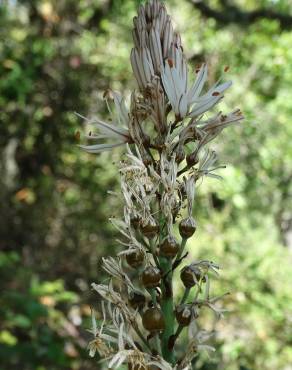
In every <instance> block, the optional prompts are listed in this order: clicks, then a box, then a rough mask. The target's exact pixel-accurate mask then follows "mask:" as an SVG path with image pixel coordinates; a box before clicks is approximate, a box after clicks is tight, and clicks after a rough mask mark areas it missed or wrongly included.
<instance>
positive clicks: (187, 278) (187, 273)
mask: <svg viewBox="0 0 292 370" xmlns="http://www.w3.org/2000/svg"><path fill="white" fill-rule="evenodd" d="M180 278H181V281H182V282H183V284H184V286H185V287H186V288H192V287H193V286H195V285H196V284H198V282H199V281H200V280H202V281H203V282H205V281H206V278H205V277H204V276H203V275H202V273H201V271H200V270H199V269H198V268H197V267H195V266H186V267H184V268H183V269H182V270H181V273H180Z"/></svg>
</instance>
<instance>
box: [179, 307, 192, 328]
mask: <svg viewBox="0 0 292 370" xmlns="http://www.w3.org/2000/svg"><path fill="white" fill-rule="evenodd" d="M192 316H193V315H192V308H191V306H190V305H187V304H181V305H179V306H177V307H176V309H175V317H176V320H177V322H178V323H179V324H180V325H182V326H188V325H189V324H190V322H191V321H192Z"/></svg>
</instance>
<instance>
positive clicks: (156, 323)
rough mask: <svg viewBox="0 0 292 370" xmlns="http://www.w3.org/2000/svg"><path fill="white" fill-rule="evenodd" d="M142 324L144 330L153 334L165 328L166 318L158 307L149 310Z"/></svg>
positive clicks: (143, 317) (144, 315) (145, 313)
mask: <svg viewBox="0 0 292 370" xmlns="http://www.w3.org/2000/svg"><path fill="white" fill-rule="evenodd" d="M142 323H143V326H144V328H145V329H146V330H148V331H150V332H151V333H153V332H158V331H161V330H163V329H164V328H165V321H164V317H163V315H162V312H161V310H160V309H159V308H158V307H152V308H148V309H147V310H146V311H145V312H144V314H143V316H142Z"/></svg>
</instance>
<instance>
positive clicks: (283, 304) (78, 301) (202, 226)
mask: <svg viewBox="0 0 292 370" xmlns="http://www.w3.org/2000/svg"><path fill="white" fill-rule="evenodd" d="M138 3H139V1H138V0H136V1H130V0H123V1H107V0H103V1H99V0H94V1H89V0H82V1H71V0H70V1H65V0H60V1H58V2H55V1H51V0H46V1H26V0H23V1H18V2H14V1H3V2H2V4H3V6H2V4H1V9H0V22H1V26H2V27H1V28H0V38H1V40H3V42H1V43H0V107H1V109H0V120H1V122H2V124H1V125H0V148H1V154H2V155H1V159H0V171H1V178H0V202H1V209H0V218H1V223H0V234H1V241H0V243H1V249H2V252H1V255H0V270H1V307H0V315H1V323H0V344H1V345H0V363H1V365H0V367H1V369H2V368H3V369H8V368H9V369H10V368H11V369H20V368H21V369H39V370H41V369H42V370H43V369H68V368H72V369H78V368H79V369H91V368H92V369H93V368H100V366H101V365H99V364H98V365H96V362H95V361H94V360H87V354H86V353H85V348H86V341H87V337H86V335H85V333H84V329H85V328H87V327H88V323H87V321H86V320H88V316H89V313H90V310H89V305H94V304H95V302H93V296H91V294H90V285H89V284H90V282H91V281H97V280H98V281H101V280H102V279H103V273H102V272H101V271H100V269H98V266H99V265H98V261H99V259H100V258H101V256H102V255H105V254H107V253H113V249H114V248H116V246H117V245H116V244H117V243H116V242H115V241H114V240H115V237H116V236H115V231H114V230H113V229H112V228H111V226H110V225H109V223H108V222H107V219H108V217H109V216H111V215H112V214H119V213H120V212H122V209H121V203H120V200H119V199H118V198H115V197H113V196H109V195H108V194H107V191H108V190H112V191H115V190H117V180H118V179H117V171H116V169H115V167H114V165H112V163H113V162H116V161H118V160H119V158H120V153H119V152H118V151H116V152H115V153H114V154H103V155H101V156H98V157H94V156H89V155H87V154H85V153H81V152H80V151H79V149H78V148H77V146H76V144H78V141H77V140H76V135H75V134H76V131H77V130H80V131H81V129H82V126H81V122H80V120H79V119H78V118H77V116H76V115H75V114H74V112H75V111H78V112H80V113H81V114H84V115H88V116H91V115H93V114H96V113H97V112H99V113H100V114H101V115H103V114H104V113H105V106H104V104H103V102H102V91H103V90H104V89H106V88H108V87H112V88H117V89H121V90H123V92H124V93H125V95H126V94H127V88H129V87H133V86H134V82H133V79H132V77H131V68H130V64H129V52H130V48H131V43H132V41H131V26H132V25H131V18H132V16H133V15H134V13H135V9H136V6H137V4H138ZM208 3H210V4H212V5H214V6H218V4H217V3H220V2H216V1H210V2H208ZM234 3H235V4H236V5H239V6H242V7H243V8H244V7H246V9H247V10H250V9H254V8H257V7H260V6H269V7H274V9H275V10H277V11H282V12H284V13H288V12H289V11H291V5H289V4H288V3H289V2H287V1H284V0H283V1H277V2H270V1H260V2H258V1H255V0H250V1H248V2H244V1H239V0H238V1H234ZM167 6H168V7H169V9H170V12H171V14H172V16H173V18H174V20H175V23H176V25H177V27H178V28H179V29H180V31H181V33H182V34H183V35H184V40H183V42H184V43H185V44H186V46H187V47H186V49H187V50H189V51H190V54H189V55H188V57H189V58H190V60H191V61H192V62H193V65H194V66H195V65H196V64H197V63H200V62H202V61H204V60H207V61H208V62H209V67H210V68H209V69H210V72H211V73H210V75H211V78H210V84H211V83H212V82H214V81H215V80H216V79H217V78H218V77H219V76H220V75H221V74H222V71H223V69H224V66H226V65H228V66H230V71H229V72H228V74H226V75H225V76H224V78H229V77H230V78H231V79H232V80H233V81H234V86H233V87H232V92H233V94H228V96H226V107H225V108H226V110H227V109H228V107H231V106H235V105H236V104H237V105H238V106H240V108H241V109H242V111H243V112H244V114H245V116H246V121H245V122H244V123H243V124H242V125H241V126H239V127H235V128H231V129H229V131H228V132H229V134H228V135H227V136H225V137H224V139H222V140H218V141H217V146H218V148H217V149H218V151H219V152H220V154H221V162H223V163H227V164H228V167H227V169H226V170H224V171H222V172H221V174H222V176H223V177H224V180H223V181H221V182H218V181H215V180H210V181H208V182H204V183H203V184H202V185H201V187H200V190H199V192H198V194H197V202H198V203H197V204H198V206H197V209H196V212H195V216H196V218H197V221H198V226H199V227H198V238H197V240H195V239H194V241H193V247H192V250H191V254H192V255H193V256H195V257H198V258H199V257H200V258H210V259H214V260H216V262H218V263H219V264H220V265H222V267H223V270H222V273H221V279H220V280H219V281H218V283H216V287H215V288H216V289H217V290H218V292H219V293H220V292H221V293H223V292H224V291H231V295H230V296H228V297H227V298H226V305H227V306H228V308H229V309H230V313H228V314H226V317H225V319H224V320H223V321H221V322H220V323H216V324H214V327H215V328H216V329H218V332H219V333H220V335H219V337H218V338H217V340H216V343H217V346H218V345H219V347H220V349H219V350H218V351H217V353H216V354H215V355H214V357H213V358H212V359H207V358H205V357H200V358H199V359H198V360H197V362H196V367H197V368H199V369H206V368H208V369H218V370H219V369H228V370H239V369H241V370H243V369H249V370H258V369H262V370H275V369H277V370H287V369H288V366H289V363H291V362H292V353H291V349H290V348H291V344H292V337H291V332H292V330H291V329H292V328H291V307H290V306H291V299H292V295H291V283H292V277H291V268H290V266H291V232H292V214H291V209H292V204H291V199H292V197H291V183H292V181H291V180H292V172H291V162H292V147H291V138H292V125H291V117H292V104H291V102H292V89H291V86H292V70H291V64H292V51H291V47H290V46H291V43H292V33H291V32H288V31H282V30H281V29H280V26H279V23H278V22H276V21H270V20H265V19H262V20H258V21H257V22H255V23H253V24H252V25H249V26H246V27H242V26H239V25H237V24H236V23H233V24H231V25H228V26H224V27H223V26H222V25H220V26H218V24H217V23H216V21H215V20H213V19H211V18H204V17H202V15H201V14H200V13H199V12H198V11H197V10H195V7H194V6H193V5H192V3H191V1H188V0H181V1H179V2H177V1H174V0H169V1H167ZM218 9H219V8H218ZM228 99H229V100H228ZM77 136H78V135H77ZM289 238H290V239H289ZM2 292H3V293H2ZM76 310H77V311H78V310H81V311H82V312H81V313H80V314H78V315H77V314H76ZM74 312H75V316H74ZM72 315H73V316H72ZM76 315H77V316H78V317H80V320H82V324H81V322H78V320H77V319H76V320H77V321H76V320H75V321H74V317H76ZM68 317H71V319H70V318H68ZM72 317H73V319H72ZM79 324H81V325H79ZM81 327H83V329H81ZM194 366H195V365H194Z"/></svg>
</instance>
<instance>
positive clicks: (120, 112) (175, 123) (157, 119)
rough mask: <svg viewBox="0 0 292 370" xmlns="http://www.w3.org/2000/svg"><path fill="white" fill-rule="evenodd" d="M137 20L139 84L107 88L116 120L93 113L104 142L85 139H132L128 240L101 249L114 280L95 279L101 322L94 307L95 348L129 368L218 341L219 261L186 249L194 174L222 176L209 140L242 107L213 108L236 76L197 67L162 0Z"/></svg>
mask: <svg viewBox="0 0 292 370" xmlns="http://www.w3.org/2000/svg"><path fill="white" fill-rule="evenodd" d="M133 22H134V29H133V40H134V48H133V49H132V52H131V57H130V59H131V65H132V69H133V73H134V76H135V79H136V81H137V84H138V89H137V90H135V91H133V92H132V94H131V98H130V105H129V107H127V105H126V103H125V99H124V97H122V96H121V95H120V94H119V93H117V92H115V91H110V90H108V91H107V92H106V93H105V94H104V98H105V100H106V102H107V104H108V106H109V110H110V113H111V121H110V122H106V121H103V120H100V119H92V120H90V119H86V120H87V122H88V123H89V124H91V125H93V126H95V127H96V129H97V132H96V133H90V135H88V137H87V138H88V140H90V141H94V142H96V143H94V144H91V145H81V147H82V148H83V149H84V150H86V151H87V152H89V153H100V152H103V151H106V150H111V149H112V148H114V147H117V146H121V145H124V144H126V146H127V150H126V154H125V157H124V158H123V160H121V162H120V165H119V171H120V178H121V192H122V195H123V200H124V217H123V219H122V220H118V219H116V218H113V219H112V220H111V221H112V223H113V224H114V225H115V226H116V227H117V229H118V230H119V231H120V233H121V235H122V236H121V240H119V242H120V244H121V246H123V250H122V251H121V252H120V253H119V254H118V256H116V257H110V258H104V259H103V267H104V269H105V271H106V272H107V273H108V274H109V277H110V278H109V281H108V283H107V284H93V285H92V286H93V288H94V289H95V290H96V291H97V292H98V293H99V294H100V296H101V298H102V312H103V322H102V324H101V327H100V328H97V324H96V319H95V315H94V314H93V316H92V325H93V329H92V332H93V335H94V338H93V340H92V341H91V342H90V344H89V348H90V354H91V355H92V356H93V355H94V354H95V353H96V351H97V352H98V353H99V355H100V356H101V357H102V358H104V359H106V360H108V363H109V367H110V368H116V369H118V368H119V367H120V366H121V364H123V363H124V364H128V368H129V369H144V370H148V369H162V370H164V369H165V370H166V369H177V370H179V369H181V370H182V369H185V370H186V369H191V368H192V365H191V363H192V360H193V358H194V357H195V356H196V355H197V354H198V352H199V351H200V350H202V349H203V350H204V349H206V350H213V348H212V347H210V346H209V345H207V344H205V341H206V340H208V339H209V338H210V337H211V336H212V335H213V334H214V333H213V332H211V333H210V332H207V331H205V330H201V329H199V326H198V322H197V320H198V318H199V316H200V311H201V310H202V309H205V308H207V309H211V310H213V311H214V312H215V314H216V315H217V316H221V314H222V309H221V308H219V307H218V306H217V305H216V302H217V301H218V300H219V299H220V298H221V297H214V298H211V297H210V295H209V289H210V275H212V273H213V274H214V273H215V274H217V273H218V272H217V270H218V268H219V267H218V266H217V265H216V264H215V263H213V262H211V261H206V260H202V261H194V262H193V263H189V261H187V259H186V257H187V252H186V251H185V246H186V243H187V240H188V239H189V238H190V237H192V236H193V234H194V233H195V231H196V222H195V219H194V218H193V215H192V213H193V212H192V211H193V204H194V198H195V193H196V183H197V181H198V180H199V179H200V178H202V177H203V176H210V177H215V178H218V177H219V176H218V175H217V174H216V173H215V171H216V170H217V169H218V168H220V166H218V165H217V164H216V162H217V156H216V153H215V152H214V151H212V150H210V149H209V143H210V141H211V140H213V139H214V138H215V137H216V136H217V135H219V134H220V133H221V131H222V130H223V129H224V128H225V127H227V126H229V125H230V124H233V123H235V122H238V121H240V120H241V119H242V118H243V116H242V114H241V112H240V110H239V109H236V110H234V111H232V112H231V113H228V114H222V113H221V112H219V113H218V112H217V113H215V114H210V113H208V111H210V110H211V109H212V108H213V107H214V106H215V105H216V104H218V103H219V102H220V100H221V99H222V98H223V94H224V92H225V90H226V89H228V88H229V87H230V85H231V82H222V83H221V82H220V81H218V82H217V83H215V85H214V86H212V87H211V88H209V89H206V86H205V85H206V82H207V76H208V68H207V65H206V64H202V65H200V66H199V67H197V68H196V70H195V73H194V76H193V75H192V74H191V75H190V74H189V69H188V66H187V62H186V59H185V56H184V53H183V47H182V43H181V38H180V36H179V34H178V33H176V32H175V31H174V30H173V26H172V22H171V19H170V16H169V15H168V14H167V11H166V9H165V6H164V4H162V3H160V2H159V1H157V0H151V1H148V2H147V3H146V4H145V5H144V6H143V5H141V6H140V8H139V11H138V16H137V17H135V18H134V20H133ZM112 101H113V104H114V107H115V110H114V111H113V110H112V109H111V108H110V106H111V102H112ZM178 236H179V237H178ZM185 261H187V264H184V262H185ZM182 264H184V266H183V267H180V269H181V270H180V279H181V283H182V287H183V294H182V296H181V297H179V294H174V292H173V272H174V270H175V269H176V268H178V267H179V266H181V265H182ZM185 328H187V329H188V345H187V347H186V348H185V350H183V349H182V348H181V347H180V346H179V345H178V342H179V337H180V334H181V333H182V332H183V330H184V329H185Z"/></svg>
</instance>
